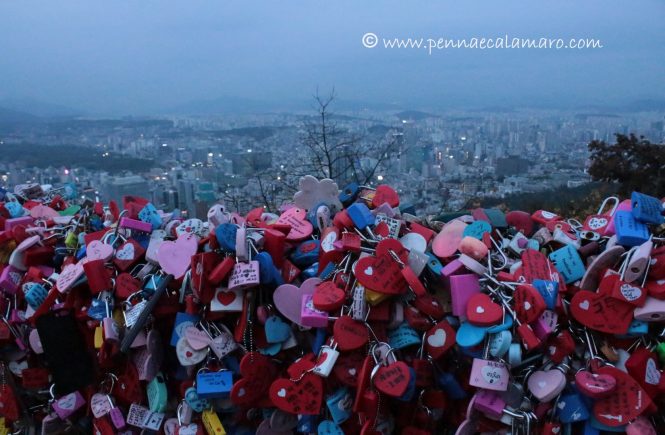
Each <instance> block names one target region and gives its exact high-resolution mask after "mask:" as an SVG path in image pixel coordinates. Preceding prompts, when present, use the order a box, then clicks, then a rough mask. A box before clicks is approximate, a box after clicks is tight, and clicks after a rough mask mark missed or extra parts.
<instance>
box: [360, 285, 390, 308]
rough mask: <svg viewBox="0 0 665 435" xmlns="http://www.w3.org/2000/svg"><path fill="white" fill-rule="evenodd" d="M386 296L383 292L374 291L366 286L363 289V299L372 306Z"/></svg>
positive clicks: (386, 297) (383, 299)
mask: <svg viewBox="0 0 665 435" xmlns="http://www.w3.org/2000/svg"><path fill="white" fill-rule="evenodd" d="M388 297H389V296H388V295H384V294H383V293H379V292H375V291H372V290H370V289H368V288H366V289H365V300H366V301H367V303H368V304H370V305H372V306H374V305H378V304H380V303H381V302H383V301H385V300H386V299H388Z"/></svg>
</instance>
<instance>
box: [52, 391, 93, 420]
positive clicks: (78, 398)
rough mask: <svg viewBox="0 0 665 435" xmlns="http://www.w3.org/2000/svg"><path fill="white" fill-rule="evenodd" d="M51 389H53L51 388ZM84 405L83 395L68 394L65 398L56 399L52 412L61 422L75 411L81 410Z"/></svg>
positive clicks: (75, 392) (76, 393)
mask: <svg viewBox="0 0 665 435" xmlns="http://www.w3.org/2000/svg"><path fill="white" fill-rule="evenodd" d="M51 389H53V388H51ZM83 405H85V399H84V398H83V395H82V394H81V393H79V392H78V391H74V392H73V393H69V394H67V395H65V396H62V397H60V398H58V399H56V400H55V401H54V402H53V404H52V407H53V411H54V412H55V413H56V414H57V415H58V417H60V419H62V420H66V419H67V418H69V417H70V416H71V415H72V414H74V413H75V412H76V411H78V410H79V409H81V408H82V407H83Z"/></svg>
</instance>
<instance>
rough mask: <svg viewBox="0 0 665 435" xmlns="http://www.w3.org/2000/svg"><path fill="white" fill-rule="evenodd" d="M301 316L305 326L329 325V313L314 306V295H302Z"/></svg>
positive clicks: (321, 326) (322, 326) (319, 326)
mask: <svg viewBox="0 0 665 435" xmlns="http://www.w3.org/2000/svg"><path fill="white" fill-rule="evenodd" d="M300 318H301V320H302V322H301V323H302V325H303V326H311V327H313V328H325V327H326V326H328V313H326V312H324V311H319V310H317V309H316V308H314V303H313V302H312V295H302V305H301V307H300Z"/></svg>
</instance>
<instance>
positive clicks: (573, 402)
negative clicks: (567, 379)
mask: <svg viewBox="0 0 665 435" xmlns="http://www.w3.org/2000/svg"><path fill="white" fill-rule="evenodd" d="M556 412H557V416H558V418H559V421H561V423H577V422H580V421H584V420H588V419H589V409H588V408H587V407H586V405H585V404H584V402H583V401H582V399H581V398H580V395H579V394H577V393H567V394H562V395H561V397H559V401H558V402H557V407H556Z"/></svg>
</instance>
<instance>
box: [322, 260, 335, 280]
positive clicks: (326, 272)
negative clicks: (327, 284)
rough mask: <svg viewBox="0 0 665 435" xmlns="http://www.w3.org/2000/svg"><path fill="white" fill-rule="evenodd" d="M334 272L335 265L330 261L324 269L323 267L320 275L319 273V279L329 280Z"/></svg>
mask: <svg viewBox="0 0 665 435" xmlns="http://www.w3.org/2000/svg"><path fill="white" fill-rule="evenodd" d="M335 270H337V265H336V264H335V263H333V262H332V261H331V262H330V263H328V264H326V267H324V268H323V270H322V271H321V273H319V278H321V279H322V280H326V279H330V278H331V277H332V276H333V274H334V273H335Z"/></svg>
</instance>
